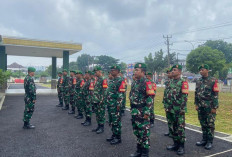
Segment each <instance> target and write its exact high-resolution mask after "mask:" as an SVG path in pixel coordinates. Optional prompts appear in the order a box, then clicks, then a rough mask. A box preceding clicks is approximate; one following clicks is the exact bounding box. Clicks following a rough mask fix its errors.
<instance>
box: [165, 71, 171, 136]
mask: <svg viewBox="0 0 232 157" xmlns="http://www.w3.org/2000/svg"><path fill="white" fill-rule="evenodd" d="M166 74H167V80H166V81H165V82H164V85H165V89H164V97H163V104H164V108H165V106H166V107H167V106H168V105H167V99H168V96H167V93H169V90H170V89H169V87H170V86H169V84H170V81H171V79H172V71H171V69H167V71H166ZM167 112H168V111H167V109H166V108H165V113H166V118H167V122H168V132H167V133H164V136H169V137H172V133H173V130H172V126H171V125H172V123H171V117H168V116H169V115H170V114H168V113H167Z"/></svg>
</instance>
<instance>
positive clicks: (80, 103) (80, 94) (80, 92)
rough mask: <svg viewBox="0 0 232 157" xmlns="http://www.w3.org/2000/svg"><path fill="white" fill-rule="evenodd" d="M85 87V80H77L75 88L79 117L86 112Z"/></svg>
mask: <svg viewBox="0 0 232 157" xmlns="http://www.w3.org/2000/svg"><path fill="white" fill-rule="evenodd" d="M83 86H84V80H83V79H77V84H76V87H75V91H76V94H75V103H76V107H77V110H78V114H79V115H83V112H84V104H83V103H84V97H83Z"/></svg>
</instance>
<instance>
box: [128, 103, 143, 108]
mask: <svg viewBox="0 0 232 157" xmlns="http://www.w3.org/2000/svg"><path fill="white" fill-rule="evenodd" d="M146 105H147V104H131V108H143V107H145V106H146Z"/></svg>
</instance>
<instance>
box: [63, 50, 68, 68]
mask: <svg viewBox="0 0 232 157" xmlns="http://www.w3.org/2000/svg"><path fill="white" fill-rule="evenodd" d="M63 69H66V70H67V71H69V51H63Z"/></svg>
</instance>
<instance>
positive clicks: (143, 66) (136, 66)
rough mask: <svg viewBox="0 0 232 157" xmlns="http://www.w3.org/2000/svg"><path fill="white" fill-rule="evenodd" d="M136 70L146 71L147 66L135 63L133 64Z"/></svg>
mask: <svg viewBox="0 0 232 157" xmlns="http://www.w3.org/2000/svg"><path fill="white" fill-rule="evenodd" d="M136 68H143V69H147V65H146V64H144V63H136V64H135V69H136Z"/></svg>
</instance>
